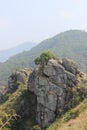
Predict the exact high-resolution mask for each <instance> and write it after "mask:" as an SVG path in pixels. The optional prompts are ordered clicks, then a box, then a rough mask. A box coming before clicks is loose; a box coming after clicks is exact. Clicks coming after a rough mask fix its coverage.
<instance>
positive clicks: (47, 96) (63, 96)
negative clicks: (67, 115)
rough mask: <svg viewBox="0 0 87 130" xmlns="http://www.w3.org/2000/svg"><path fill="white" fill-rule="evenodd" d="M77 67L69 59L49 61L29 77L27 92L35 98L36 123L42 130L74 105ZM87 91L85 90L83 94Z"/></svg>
mask: <svg viewBox="0 0 87 130" xmlns="http://www.w3.org/2000/svg"><path fill="white" fill-rule="evenodd" d="M78 73H79V71H78V67H77V65H76V64H75V63H73V62H72V61H71V60H69V59H61V60H60V59H55V60H54V59H51V60H49V61H48V63H47V65H46V66H44V68H39V69H35V70H34V71H33V72H32V73H31V74H30V76H29V80H28V91H29V93H33V96H34V97H36V100H37V101H36V104H37V105H36V108H35V111H36V113H37V114H36V121H37V123H38V124H39V125H40V126H41V128H42V129H44V128H46V127H48V126H49V124H51V123H52V122H53V121H54V120H55V118H56V117H57V116H60V115H62V114H63V113H64V112H65V111H66V110H68V109H70V108H72V107H73V106H74V105H72V104H75V103H74V102H75V94H73V92H72V88H73V87H76V86H77V85H78V76H77V74H78ZM86 91H87V89H86V90H85V92H86Z"/></svg>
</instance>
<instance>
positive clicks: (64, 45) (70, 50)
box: [0, 30, 87, 86]
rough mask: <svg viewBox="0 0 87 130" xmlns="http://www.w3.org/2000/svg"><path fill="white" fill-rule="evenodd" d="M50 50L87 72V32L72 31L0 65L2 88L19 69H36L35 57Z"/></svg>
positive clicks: (45, 41)
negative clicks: (74, 62)
mask: <svg viewBox="0 0 87 130" xmlns="http://www.w3.org/2000/svg"><path fill="white" fill-rule="evenodd" d="M48 50H51V51H53V52H54V53H55V54H56V56H58V57H68V58H70V59H73V60H74V61H76V62H77V63H78V65H79V67H80V69H81V70H82V71H84V72H87V67H86V66H87V60H86V59H87V32H85V31H80V30H70V31H66V32H62V33H60V34H58V35H56V36H54V37H52V38H49V39H47V40H44V41H42V42H41V43H40V44H38V45H37V46H36V47H34V48H32V49H31V50H30V51H26V52H23V53H21V54H18V55H16V56H14V57H12V58H10V59H9V60H8V61H6V62H5V63H3V64H0V86H1V85H5V84H6V81H7V79H8V77H9V76H10V74H11V73H12V72H13V71H15V70H16V69H17V68H25V67H34V62H33V60H34V59H35V57H37V56H38V55H39V54H40V53H42V52H43V51H48Z"/></svg>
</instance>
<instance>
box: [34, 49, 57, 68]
mask: <svg viewBox="0 0 87 130" xmlns="http://www.w3.org/2000/svg"><path fill="white" fill-rule="evenodd" d="M50 59H55V55H54V53H53V52H50V51H47V52H43V53H42V54H41V55H40V56H39V57H37V58H36V59H35V60H34V62H35V64H36V65H41V66H44V65H46V64H47V62H48V60H50Z"/></svg>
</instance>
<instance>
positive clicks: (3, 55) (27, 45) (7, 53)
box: [0, 42, 35, 62]
mask: <svg viewBox="0 0 87 130" xmlns="http://www.w3.org/2000/svg"><path fill="white" fill-rule="evenodd" d="M34 46H35V43H33V42H24V43H22V44H20V45H18V46H16V47H13V48H10V49H7V50H1V51H0V62H5V61H6V60H8V59H9V58H10V57H11V56H14V55H16V54H18V53H21V52H23V51H28V50H30V49H31V48H32V47H34Z"/></svg>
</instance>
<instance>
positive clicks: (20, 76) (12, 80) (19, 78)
mask: <svg viewBox="0 0 87 130" xmlns="http://www.w3.org/2000/svg"><path fill="white" fill-rule="evenodd" d="M30 73H31V70H30V69H21V70H18V71H16V72H15V73H12V74H11V76H10V77H9V78H8V92H14V91H15V90H16V89H18V85H19V83H23V84H26V82H27V81H26V80H27V78H28V76H29V75H30Z"/></svg>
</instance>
